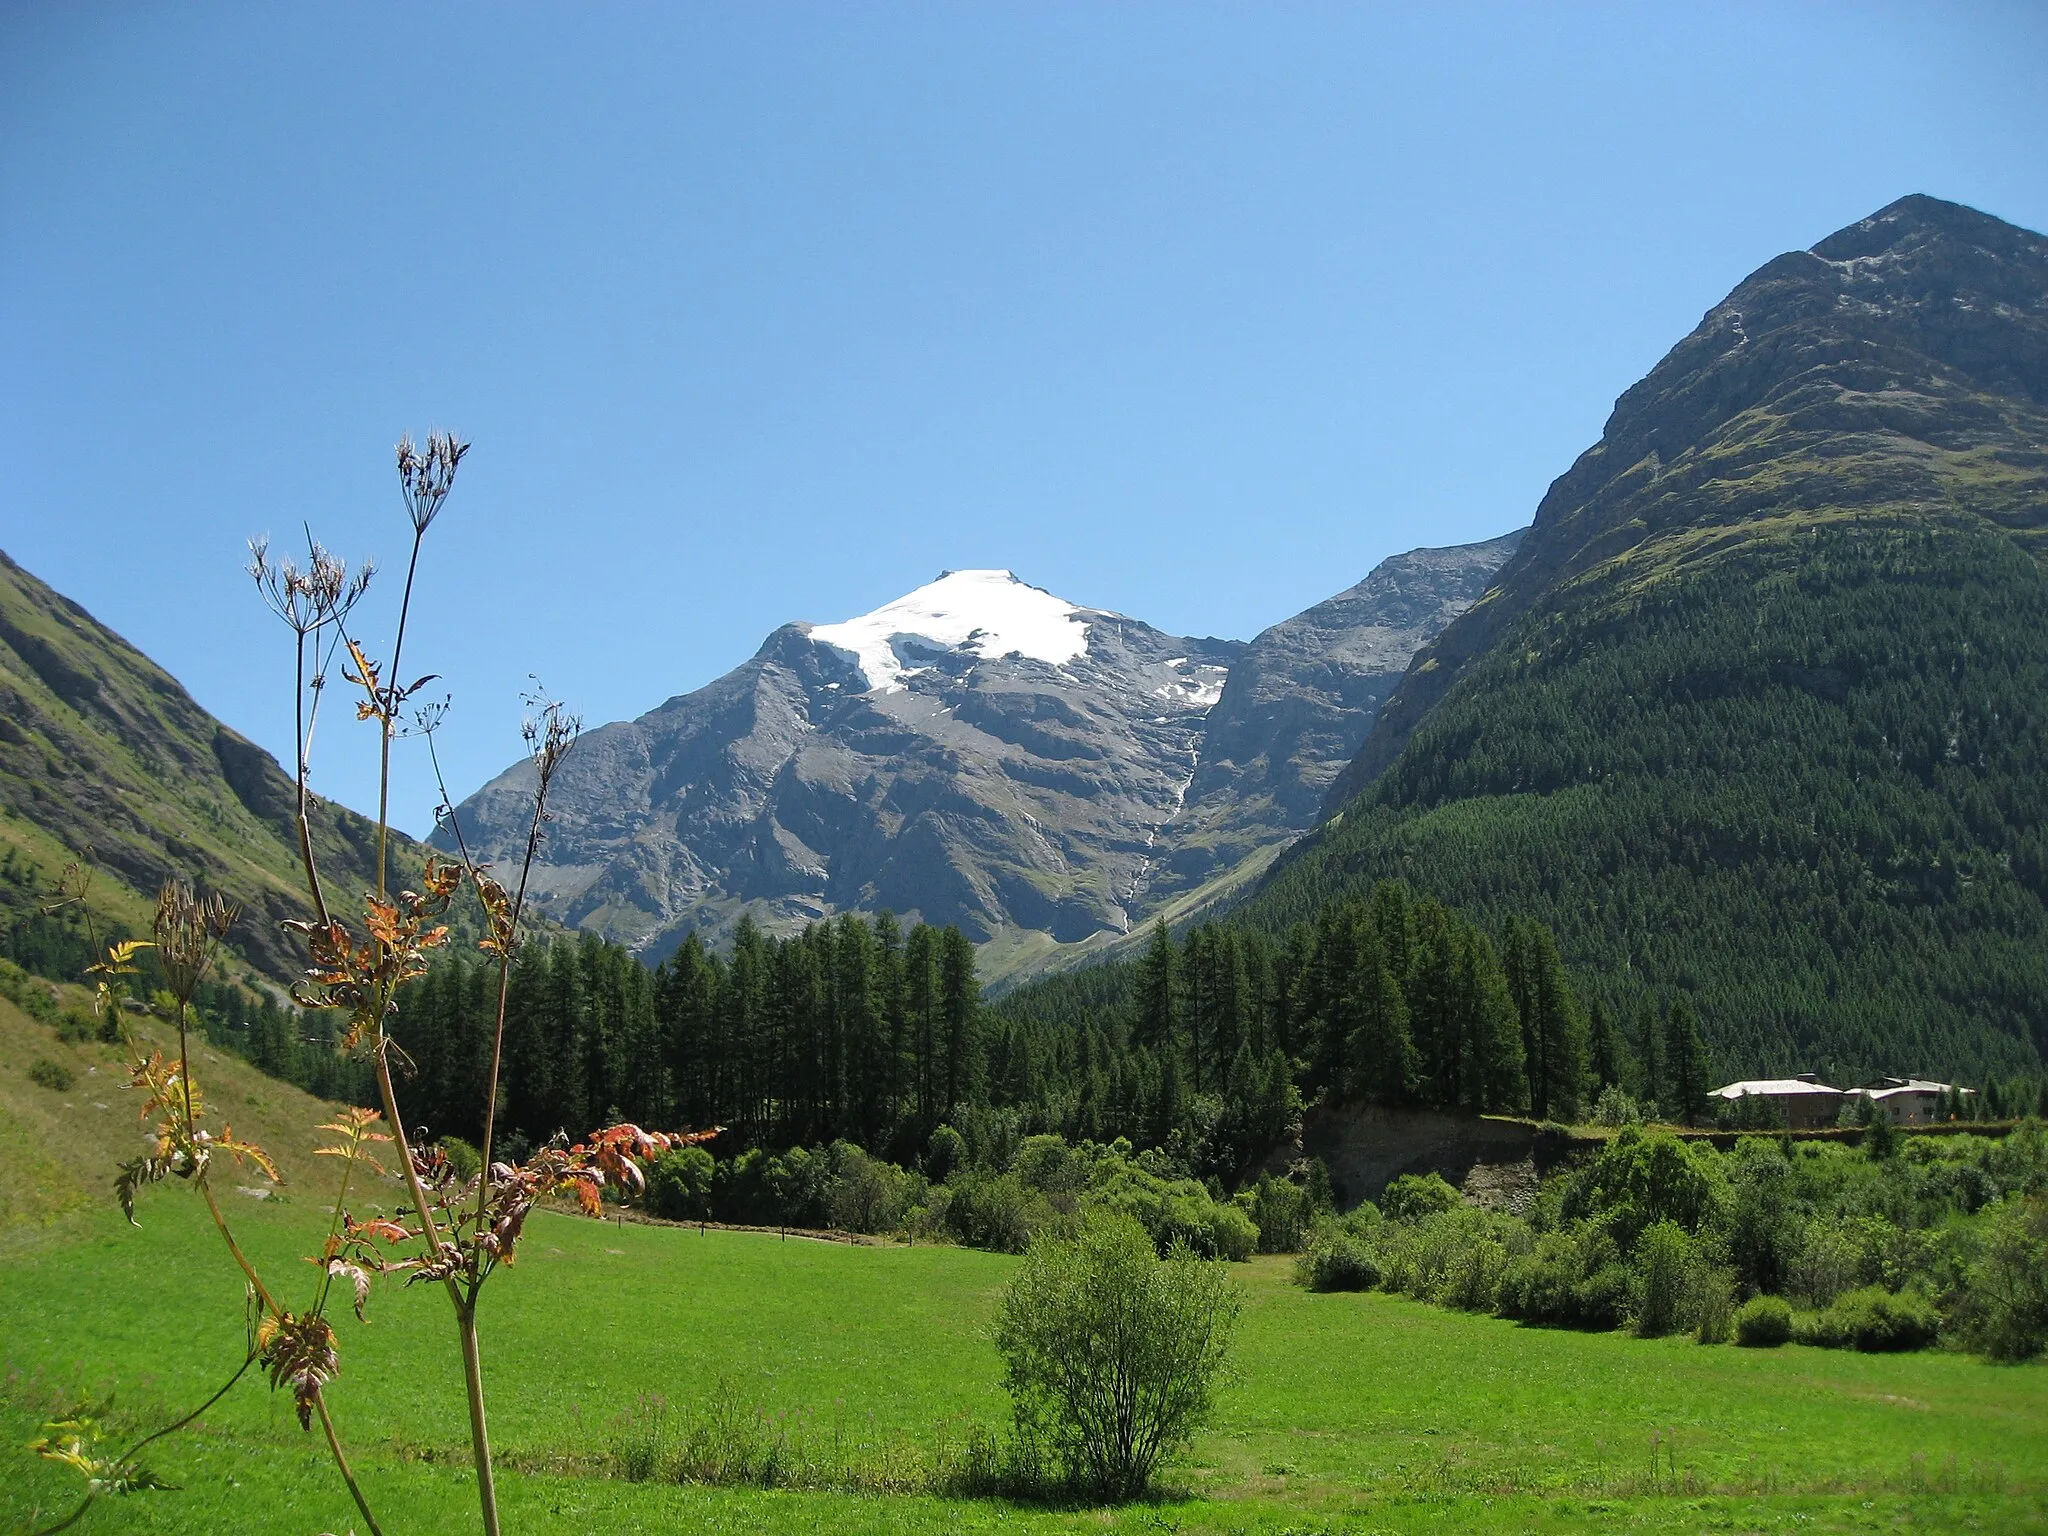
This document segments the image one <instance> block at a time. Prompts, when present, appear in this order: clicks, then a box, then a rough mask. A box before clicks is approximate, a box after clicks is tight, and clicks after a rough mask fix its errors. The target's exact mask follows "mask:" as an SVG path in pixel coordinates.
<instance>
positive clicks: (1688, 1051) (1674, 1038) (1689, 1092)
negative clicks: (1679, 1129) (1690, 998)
mask: <svg viewBox="0 0 2048 1536" xmlns="http://www.w3.org/2000/svg"><path fill="white" fill-rule="evenodd" d="M1664 1056H1665V1060H1666V1061H1667V1062H1668V1063H1669V1071H1670V1076H1671V1104H1670V1106H1669V1112H1670V1113H1671V1114H1672V1115H1673V1116H1675V1117H1676V1118H1678V1119H1680V1120H1683V1121H1684V1122H1685V1123H1686V1124H1687V1125H1697V1124H1698V1123H1699V1122H1700V1121H1702V1120H1704V1119H1705V1118H1706V1115H1707V1099H1708V1095H1709V1094H1710V1093H1711V1092H1712V1091H1713V1083H1712V1082H1711V1081H1710V1080H1709V1077H1708V1067H1707V1048H1706V1044H1705V1042H1703V1041H1702V1040H1701V1039H1700V1025H1699V1019H1698V1018H1697V1017H1696V1016H1695V1015H1694V1014H1693V1011H1692V1005H1691V1004H1690V1003H1688V1002H1687V1001H1686V1000H1685V999H1684V998H1682V997H1681V998H1679V999H1678V1000H1677V1001H1676V1002H1674V1003H1673V1004H1672V1005H1671V1011H1670V1012H1669V1013H1668V1014H1666V1015H1665V1016H1664Z"/></svg>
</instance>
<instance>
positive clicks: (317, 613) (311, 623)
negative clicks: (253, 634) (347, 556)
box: [248, 539, 377, 635]
mask: <svg viewBox="0 0 2048 1536" xmlns="http://www.w3.org/2000/svg"><path fill="white" fill-rule="evenodd" d="M248 569H249V575H250V577H251V579H253V580H254V581H255V583H256V590H257V591H258V592H259V593H261V594H262V596H263V602H264V605H265V606H266V607H268V608H269V609H270V611H271V612H272V613H274V614H276V615H277V616H278V617H279V618H281V619H283V620H284V621H285V623H286V624H288V625H290V626H291V628H292V629H293V630H294V631H296V632H297V633H298V634H301V635H310V634H312V633H313V631H315V630H317V629H321V628H324V627H325V626H326V625H328V624H330V623H333V622H334V621H335V620H337V619H344V618H347V617H348V611H349V609H351V608H353V607H355V605H356V602H357V600H358V599H360V598H361V597H362V595H363V593H364V592H365V591H366V590H368V588H369V585H370V578H371V577H372V576H373V575H375V574H376V570H377V568H376V566H375V564H374V563H372V562H371V561H368V560H365V561H364V562H363V563H362V565H361V566H360V567H359V568H358V569H357V570H356V573H355V574H354V575H353V576H351V575H350V574H349V570H348V562H347V561H345V560H342V559H340V558H339V557H337V556H335V555H331V554H329V553H328V552H327V551H326V550H325V549H324V548H322V547H321V545H320V543H319V542H318V541H317V540H309V541H308V542H307V545H306V563H305V564H304V565H303V566H302V565H300V564H299V563H298V562H297V561H295V560H289V559H287V560H277V561H273V560H272V559H271V558H270V541H269V540H268V539H251V540H250V541H249V567H248Z"/></svg>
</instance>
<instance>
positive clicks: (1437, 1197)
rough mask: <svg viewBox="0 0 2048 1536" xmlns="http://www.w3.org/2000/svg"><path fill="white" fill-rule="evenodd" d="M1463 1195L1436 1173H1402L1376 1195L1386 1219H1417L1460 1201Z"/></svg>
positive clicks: (1447, 1208) (1446, 1209) (1462, 1201)
mask: <svg viewBox="0 0 2048 1536" xmlns="http://www.w3.org/2000/svg"><path fill="white" fill-rule="evenodd" d="M1464 1199H1465V1197H1464V1196H1463V1195H1461V1194H1459V1193H1458V1192H1457V1191H1456V1190H1455V1189H1453V1188H1451V1186H1450V1185H1448V1184H1446V1183H1445V1182H1444V1179H1443V1175H1442V1174H1439V1173H1425V1174H1413V1173H1404V1174H1402V1175H1401V1176H1400V1177H1399V1178H1398V1179H1396V1180H1394V1182H1393V1183H1391V1184H1389V1185H1388V1186H1387V1190H1386V1193H1385V1194H1383V1195H1381V1196H1380V1211H1381V1213H1382V1214H1384V1215H1385V1216H1386V1218H1387V1219H1388V1220H1389V1221H1421V1220H1423V1219H1424V1218H1426V1217H1430V1216H1435V1215H1437V1214H1439V1213H1440V1212H1443V1211H1448V1210H1450V1209H1452V1208H1453V1207H1455V1206H1458V1205H1461V1204H1463V1203H1464Z"/></svg>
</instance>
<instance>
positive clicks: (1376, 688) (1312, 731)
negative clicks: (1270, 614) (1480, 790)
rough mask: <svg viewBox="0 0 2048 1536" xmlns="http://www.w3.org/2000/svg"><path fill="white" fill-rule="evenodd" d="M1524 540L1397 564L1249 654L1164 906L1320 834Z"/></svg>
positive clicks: (1183, 832) (1202, 770) (1193, 795)
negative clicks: (1344, 775)
mask: <svg viewBox="0 0 2048 1536" xmlns="http://www.w3.org/2000/svg"><path fill="white" fill-rule="evenodd" d="M1524 531H1525V530H1523V529H1519V528H1518V529H1516V530H1515V531H1514V532H1513V533H1509V534H1503V535H1502V536H1501V537H1500V538H1497V539H1489V540H1488V541H1486V542H1485V543H1483V544H1464V545H1458V546H1454V547H1452V548H1449V549H1416V550H1411V551H1409V552H1408V553H1407V554H1405V555H1395V556H1393V557H1392V558H1391V559H1388V560H1383V561H1382V562H1380V564H1379V565H1378V566H1377V567H1375V568H1374V570H1373V572H1372V574H1371V575H1369V576H1367V577H1366V578H1365V580H1363V581H1361V582H1360V583H1359V584H1358V585H1357V586H1355V587H1351V588H1349V589H1348V590H1346V591H1343V592H1339V593H1338V594H1337V595H1336V596H1335V597H1333V598H1330V599H1328V600H1326V601H1324V602H1320V603H1317V604H1316V605H1315V607H1313V608H1310V609H1309V610H1307V611H1306V612H1305V613H1298V614H1296V615H1295V616H1294V617H1293V618H1291V619H1288V620H1286V621H1284V622H1282V623H1279V624H1275V625H1274V626H1273V627H1272V628H1271V629H1268V630H1266V631H1265V632H1264V633H1262V634H1261V635H1259V636H1258V638H1257V639H1255V640H1253V641H1252V643H1251V644H1250V645H1248V646H1247V647H1245V652H1244V655H1243V656H1241V657H1240V658H1239V659H1238V662H1237V664H1236V665H1235V666H1234V667H1232V668H1231V669H1230V678H1229V680H1228V681H1227V682H1226V683H1225V684H1224V685H1223V695H1222V697H1221V698H1219V699H1218V700H1217V701H1216V707H1215V708H1214V709H1213V710H1211V711H1210V712H1209V717H1208V720H1207V722H1206V723H1205V728H1204V730H1203V734H1202V749H1201V761H1200V763H1199V764H1198V765H1197V767H1196V769H1195V776H1194V780H1193V782H1192V783H1191V784H1190V785H1189V786H1188V795H1187V803H1186V804H1185V805H1184V806H1183V807H1182V810H1181V813H1180V814H1179V815H1178V816H1177V817H1175V818H1174V824H1173V827H1172V835H1171V837H1170V838H1167V839H1162V842H1164V843H1165V844H1166V846H1165V848H1164V851H1163V852H1162V854H1161V857H1160V860H1159V865H1160V867H1159V871H1158V874H1157V876H1156V877H1155V878H1154V880H1153V883H1152V890H1153V893H1154V895H1155V897H1157V898H1167V897H1170V896H1172V895H1174V894H1176V893H1179V892H1182V891H1188V890H1194V889H1198V888H1199V887H1201V886H1202V885H1203V884H1205V883H1206V882H1209V881H1213V880H1215V879H1217V878H1218V877H1219V876H1224V875H1227V874H1228V872H1229V871H1231V870H1233V869H1236V868H1240V867H1242V866H1243V865H1244V864H1245V862H1246V861H1247V860H1251V859H1256V858H1258V857H1259V855H1260V854H1261V853H1262V852H1268V851H1270V850H1272V849H1273V848H1275V847H1276V846H1277V845H1278V844H1281V843H1284V842H1285V841H1286V840H1287V838H1288V836H1289V835H1290V834H1292V833H1297V832H1300V831H1302V830H1304V829H1306V828H1308V827H1310V826H1312V825H1314V823H1315V821H1316V819H1317V815H1318V812H1319V811H1320V809H1321V806H1322V803H1323V800H1324V797H1325V796H1326V795H1327V794H1328V792H1329V788H1330V785H1331V783H1332V782H1333V781H1334V780H1335V779H1336V777H1337V775H1338V773H1339V772H1340V771H1341V770H1342V768H1343V766H1344V765H1345V764H1347V763H1349V762H1350V761H1351V759H1352V758H1353V757H1354V756H1356V755H1357V752H1358V749H1359V748H1360V747H1361V746H1363V745H1364V744H1365V737H1366V733H1367V732H1368V731H1369V730H1371V728H1372V723H1373V721H1374V719H1375V718H1376V717H1377V716H1378V714H1379V708H1380V705H1381V703H1382V702H1383V701H1384V700H1385V699H1386V698H1387V696H1388V695H1389V694H1391V693H1392V692H1393V691H1394V689H1395V687H1396V686H1397V685H1398V684H1399V683H1400V681H1401V678H1402V676H1403V675H1404V674H1405V673H1406V672H1407V670H1408V663H1409V662H1410V661H1412V660H1413V659H1414V657H1415V653H1416V652H1417V651H1419V650H1420V649H1422V647H1423V646H1424V645H1426V644H1427V643H1428V642H1429V641H1431V640H1433V639H1435V638H1436V637H1437V636H1438V635H1439V634H1441V633H1442V632H1443V630H1444V628H1445V626H1447V625H1448V624H1449V623H1450V622H1451V621H1452V620H1453V619H1455V618H1456V617H1457V616H1458V615H1459V614H1461V613H1463V612H1464V611H1465V610H1466V609H1467V608H1470V607H1471V606H1472V604H1473V603H1475V602H1477V601H1478V599H1479V597H1480V594H1482V593H1483V592H1485V591H1486V589H1487V588H1488V587H1489V586H1491V585H1492V583H1493V579H1494V577H1495V576H1496V575H1497V574H1498V573H1499V571H1500V568H1501V566H1502V565H1503V564H1505V563H1506V561H1507V559H1508V557H1509V556H1510V555H1512V554H1513V553H1514V552H1515V549H1516V546H1517V545H1519V544H1520V543H1521V540H1522V534H1523V532H1524Z"/></svg>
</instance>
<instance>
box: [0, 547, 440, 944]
mask: <svg viewBox="0 0 2048 1536" xmlns="http://www.w3.org/2000/svg"><path fill="white" fill-rule="evenodd" d="M252 600H253V599H252ZM295 803H296V801H295V793H294V789H293V786H292V781H291V780H290V779H289V778H288V777H287V776H286V775H285V773H284V771H283V770H282V769H281V768H279V767H278V765H277V763H276V761H275V760H274V759H273V758H272V757H271V756H270V755H269V754H268V753H267V752H265V751H264V750H263V749H262V748H260V747H258V746H256V745H255V744H254V743H253V742H251V741H249V740H247V739H246V738H244V737H243V736H241V735H239V734H237V733H236V732H235V731H232V730H230V729H229V728H228V727H227V726H225V725H223V724H221V723H220V722H219V721H218V720H216V719H214V718H213V717H212V716H211V715H209V714H207V713H206V711H205V710H203V709H201V708H200V707H199V705H198V704H196V703H195V702H194V701H193V699H192V697H191V695H190V694H188V693H187V692H186V691H185V690H184V689H183V688H182V687H180V686H179V684H178V683H177V681H176V680H175V679H173V678H172V677H171V676H170V675H169V674H168V673H166V672H165V671H164V670H163V669H162V668H161V667H158V666H157V665H156V664H155V663H154V662H152V661H150V660H149V658H148V657H146V656H144V655H143V654H142V653H141V652H139V651H137V650H136V649H135V648H134V647H133V646H131V645H129V644H128V642H127V641H125V640H123V639H122V638H121V637H120V636H119V635H117V634H115V633H114V632H113V631H112V630H110V629H108V628H107V627H106V626H105V625H103V624H101V623H99V622H98V621H97V620H95V619H94V618H93V617H92V615H91V614H89V613H87V612H86V611H85V610H84V609H83V608H81V607H79V606H78V605H77V604H76V603H74V602H71V601H70V600H69V599H67V598H65V597H62V596H60V595H59V594H58V593H56V592H54V591H52V590H51V589H50V588H49V587H48V586H46V585H44V584H43V583H42V582H40V581H38V580H37V579H36V578H35V577H34V576H32V575H30V574H29V573H28V572H27V571H25V570H23V569H22V568H21V567H20V566H18V565H16V564H15V563H14V562H13V561H11V560H9V559H8V558H7V557H6V556H5V555H4V554H0V844H4V846H5V847H6V848H7V849H8V850H11V851H12V852H13V855H14V858H15V861H16V862H15V863H14V865H13V866H12V868H13V870H14V871H15V872H16V875H17V878H14V879H10V880H6V881H0V928H4V927H8V926H11V925H16V924H23V923H26V924H29V925H31V926H39V925H37V923H36V918H35V913H36V909H37V906H38V904H39V901H40V899H41V898H42V897H43V896H44V895H45V894H46V893H47V890H48V887H49V885H50V884H51V882H52V881H54V880H55V878H56V877H57V875H58V873H59V872H60V871H61V870H62V869H63V867H64V864H65V862H66V861H67V860H68V859H70V858H73V857H75V856H76V855H77V854H78V852H79V851H80V850H82V849H83V848H85V847H86V846H88V845H90V846H91V847H92V849H93V852H94V859H95V862H96V864H97V865H98V866H99V868H100V870H101V875H100V878H99V881H98V886H99V889H98V890H97V891H96V892H95V898H96V900H97V901H98V902H100V903H102V904H103V905H104V909H105V910H106V911H107V912H108V914H109V915H111V916H113V917H114V918H115V919H116V920H117V921H121V922H123V923H124V924H125V925H126V926H127V927H128V928H129V930H130V931H131V932H139V931H141V930H142V929H143V928H144V927H145V926H146V924H145V923H143V922H142V921H141V919H142V916H143V912H144V908H143V907H142V905H141V898H142V897H144V896H150V897H153V896H154V894H155V891H156V888H157V887H158V886H159V885H160V884H161V883H162V882H163V881H164V880H165V879H166V878H167V877H170V876H173V875H175V876H179V877H182V878H184V879H187V880H192V881H197V882H199V883H201V884H202V885H204V886H206V887H207V888H210V889H216V890H220V891H224V892H226V893H227V894H228V895H229V896H231V897H233V898H234V899H235V900H236V901H238V902H240V903H241V904H242V906H243V908H244V916H243V919H242V921H241V923H240V924H239V925H238V926H237V929H236V932H235V934H234V936H233V942H234V943H235V944H236V946H237V947H238V948H240V949H241V950H242V951H243V953H244V954H245V955H246V956H247V957H248V959H249V960H250V962H251V963H252V964H253V965H254V966H255V967H256V968H257V969H258V970H260V971H262V972H263V973H265V974H267V975H269V976H270V977H272V978H274V979H280V980H284V979H289V978H290V977H291V976H292V975H293V974H295V970H294V961H293V957H292V954H291V951H290V949H289V947H288V946H287V945H286V943H285V941H284V936H283V935H281V934H280V933H279V932H278V927H277V925H278V922H279V921H280V920H281V919H284V918H293V917H304V916H306V915H308V914H307V911H306V903H305V898H304V896H303V894H302V881H303V876H302V875H300V874H299V873H297V871H298V870H299V868H300V864H299V853H298V846H299V845H298V832H297V829H296V825H295V823H294V820H293V811H294V806H295ZM313 820H314V844H315V852H316V854H317V856H318V858H319V860H320V862H321V867H322V872H323V874H324V875H325V876H326V877H327V878H328V879H329V880H330V881H332V882H334V883H335V884H336V885H337V887H338V888H340V889H344V890H346V889H351V888H360V887H363V886H366V885H368V884H371V883H374V865H375V857H376V837H375V827H374V826H373V824H372V823H370V822H369V821H367V820H365V819H364V818H363V817H361V816H358V815H356V814H355V813H354V812H352V811H348V810H345V809H343V808H342V807H340V806H337V805H333V804H331V803H324V802H323V803H321V804H319V805H317V806H316V808H315V811H314V818H313ZM398 845H399V846H400V847H401V848H403V849H410V848H411V846H412V845H411V841H410V839H406V838H403V837H401V838H399V840H398ZM409 856H410V855H408V857H409ZM58 939H59V942H61V936H58Z"/></svg>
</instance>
